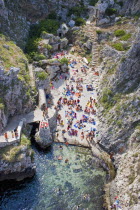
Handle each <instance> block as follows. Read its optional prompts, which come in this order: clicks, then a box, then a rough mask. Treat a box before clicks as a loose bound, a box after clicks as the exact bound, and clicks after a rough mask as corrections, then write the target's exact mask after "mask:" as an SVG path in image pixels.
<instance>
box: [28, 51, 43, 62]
mask: <svg viewBox="0 0 140 210" xmlns="http://www.w3.org/2000/svg"><path fill="white" fill-rule="evenodd" d="M30 55H31V58H33V59H34V60H35V61H40V60H44V59H46V56H45V55H43V54H39V53H37V52H33V53H31V54H30Z"/></svg>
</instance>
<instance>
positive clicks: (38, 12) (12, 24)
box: [0, 0, 79, 48]
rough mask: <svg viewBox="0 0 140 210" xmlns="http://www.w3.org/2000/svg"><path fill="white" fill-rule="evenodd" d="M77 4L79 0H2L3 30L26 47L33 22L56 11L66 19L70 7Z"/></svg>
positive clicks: (0, 11) (0, 9)
mask: <svg viewBox="0 0 140 210" xmlns="http://www.w3.org/2000/svg"><path fill="white" fill-rule="evenodd" d="M76 4H79V0H76V1H75V0H72V1H68V0H61V1H56V0H52V1H46V0H40V1H37V0H29V1H24V0H13V1H10V0H6V1H4V0H0V19H1V23H0V24H1V25H0V26H1V31H2V32H3V33H4V34H5V35H7V36H9V37H10V38H11V39H12V40H14V41H15V42H16V43H17V45H19V46H21V47H22V48H24V46H25V43H26V41H27V37H28V32H29V29H30V26H31V25H32V24H33V23H37V22H38V21H39V20H42V19H45V18H46V17H47V16H48V14H49V13H51V12H54V11H56V14H57V16H58V17H59V16H60V17H61V18H62V20H63V21H65V20H66V17H67V13H68V9H69V8H71V7H73V6H74V5H76Z"/></svg>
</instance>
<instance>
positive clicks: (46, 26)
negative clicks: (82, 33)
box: [25, 19, 59, 62]
mask: <svg viewBox="0 0 140 210" xmlns="http://www.w3.org/2000/svg"><path fill="white" fill-rule="evenodd" d="M58 28H59V22H58V21H57V20H54V19H47V20H46V19H45V20H41V21H40V22H39V24H36V25H33V26H31V28H30V32H29V38H28V41H27V44H26V47H25V53H27V54H28V56H27V58H28V59H29V61H30V62H31V61H32V59H34V57H35V56H34V54H35V53H36V52H37V48H38V44H39V41H41V39H40V36H41V33H42V32H43V33H52V34H56V33H57V30H58ZM37 57H38V56H37Z"/></svg>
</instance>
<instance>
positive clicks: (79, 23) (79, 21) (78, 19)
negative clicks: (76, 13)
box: [75, 17, 86, 26]
mask: <svg viewBox="0 0 140 210" xmlns="http://www.w3.org/2000/svg"><path fill="white" fill-rule="evenodd" d="M85 24H86V21H85V20H84V19H83V18H81V17H76V18H75V25H76V26H82V25H85Z"/></svg>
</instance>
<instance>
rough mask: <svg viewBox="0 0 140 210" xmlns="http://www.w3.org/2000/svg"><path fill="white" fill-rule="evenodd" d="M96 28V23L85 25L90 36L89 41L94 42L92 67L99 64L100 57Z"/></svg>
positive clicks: (87, 34)
mask: <svg viewBox="0 0 140 210" xmlns="http://www.w3.org/2000/svg"><path fill="white" fill-rule="evenodd" d="M96 30H97V27H95V25H94V23H93V24H89V25H86V26H85V27H84V32H85V33H86V36H88V37H89V41H90V42H92V61H91V65H92V67H96V66H98V59H99V44H98V42H97V38H96Z"/></svg>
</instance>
